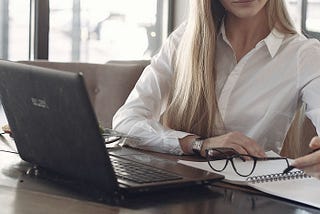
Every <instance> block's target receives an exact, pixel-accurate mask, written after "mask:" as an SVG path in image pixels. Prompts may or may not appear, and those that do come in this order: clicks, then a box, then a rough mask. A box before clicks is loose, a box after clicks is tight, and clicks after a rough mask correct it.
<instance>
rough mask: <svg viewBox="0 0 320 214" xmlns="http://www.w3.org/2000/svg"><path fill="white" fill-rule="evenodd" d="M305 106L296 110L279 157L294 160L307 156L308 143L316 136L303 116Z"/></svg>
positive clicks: (310, 124)
mask: <svg viewBox="0 0 320 214" xmlns="http://www.w3.org/2000/svg"><path fill="white" fill-rule="evenodd" d="M304 113H305V105H304V104H302V105H301V107H300V108H299V109H298V110H297V112H296V114H295V117H294V120H293V122H292V124H291V126H290V129H289V131H288V133H287V135H286V138H285V141H284V144H283V147H282V150H281V153H280V154H281V155H282V156H286V157H290V158H296V157H300V156H302V155H306V154H308V153H309V152H310V151H311V150H310V148H309V143H310V141H311V139H312V138H313V137H314V136H317V132H316V129H315V127H314V126H313V124H312V122H311V120H310V119H309V118H307V117H306V116H305V114H304Z"/></svg>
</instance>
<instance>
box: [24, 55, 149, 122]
mask: <svg viewBox="0 0 320 214" xmlns="http://www.w3.org/2000/svg"><path fill="white" fill-rule="evenodd" d="M21 63H24V64H29V65H34V66H41V67H47V68H53V69H57V70H64V71H70V72H82V73H83V75H84V80H85V84H86V87H87V90H88V93H89V97H90V100H91V102H92V105H93V107H94V110H95V113H96V115H97V118H98V120H99V122H100V124H101V125H102V126H103V127H105V128H111V126H112V117H113V115H114V114H115V112H116V111H117V110H118V109H119V108H120V106H122V105H123V104H124V102H125V100H126V99H127V97H128V95H129V93H130V92H131V90H132V89H133V87H134V85H135V83H136V82H137V80H138V78H139V77H140V75H141V73H142V71H143V70H144V68H145V66H146V65H147V64H148V63H147V61H141V62H140V61H131V62H130V63H129V62H126V61H124V62H123V63H122V62H121V61H115V62H112V63H106V64H90V63H72V62H70V63H69V62H68V63H62V62H48V61H23V62H21Z"/></svg>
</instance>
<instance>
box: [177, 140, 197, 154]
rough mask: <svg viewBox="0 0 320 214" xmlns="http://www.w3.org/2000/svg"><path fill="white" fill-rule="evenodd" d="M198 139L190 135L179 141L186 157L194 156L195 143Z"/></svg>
mask: <svg viewBox="0 0 320 214" xmlns="http://www.w3.org/2000/svg"><path fill="white" fill-rule="evenodd" d="M197 138H198V136H196V135H188V136H186V137H184V138H180V139H179V143H180V147H181V149H182V151H183V154H185V155H191V154H194V152H193V150H192V144H193V142H194V141H195V140H196V139H197Z"/></svg>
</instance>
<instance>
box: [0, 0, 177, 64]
mask: <svg viewBox="0 0 320 214" xmlns="http://www.w3.org/2000/svg"><path fill="white" fill-rule="evenodd" d="M171 2H172V1H171V0H135V1H132V0H50V1H49V0H0V10H1V11H2V14H1V16H0V58H3V59H9V60H28V59H34V58H42V59H47V58H48V59H49V60H52V61H81V62H96V63H104V62H106V61H109V60H128V59H129V60H134V59H149V58H150V57H151V56H153V55H154V54H155V53H156V52H157V51H158V49H159V48H160V47H161V45H162V42H163V40H164V39H165V38H166V37H167V35H168V31H169V26H170V23H169V21H168V20H169V15H170V14H169V11H170V10H169V9H170V4H172V3H171Z"/></svg>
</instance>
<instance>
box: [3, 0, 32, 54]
mask: <svg viewBox="0 0 320 214" xmlns="http://www.w3.org/2000/svg"><path fill="white" fill-rule="evenodd" d="M0 11H1V16H0V58H2V59H9V60H27V59H28V58H29V15H30V2H29V1H26V0H0Z"/></svg>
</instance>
